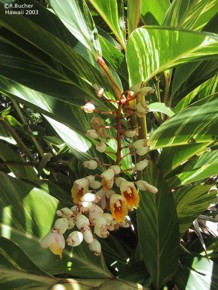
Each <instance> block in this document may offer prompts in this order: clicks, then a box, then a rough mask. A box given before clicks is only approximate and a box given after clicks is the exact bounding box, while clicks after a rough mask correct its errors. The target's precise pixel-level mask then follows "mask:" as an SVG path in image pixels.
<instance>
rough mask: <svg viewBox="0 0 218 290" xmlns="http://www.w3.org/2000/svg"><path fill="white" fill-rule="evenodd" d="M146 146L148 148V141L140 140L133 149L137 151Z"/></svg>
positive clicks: (134, 144)
mask: <svg viewBox="0 0 218 290" xmlns="http://www.w3.org/2000/svg"><path fill="white" fill-rule="evenodd" d="M146 146H147V140H146V139H139V140H137V141H135V142H134V143H133V147H134V148H135V149H140V148H142V147H146Z"/></svg>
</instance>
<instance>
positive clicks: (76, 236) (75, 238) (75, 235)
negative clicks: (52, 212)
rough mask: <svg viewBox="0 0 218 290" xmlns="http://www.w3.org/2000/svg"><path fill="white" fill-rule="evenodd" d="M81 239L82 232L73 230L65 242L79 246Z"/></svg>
mask: <svg viewBox="0 0 218 290" xmlns="http://www.w3.org/2000/svg"><path fill="white" fill-rule="evenodd" d="M82 241H83V234H82V233H81V232H79V231H74V232H72V233H71V234H69V236H68V238H67V240H66V242H67V244H68V245H69V246H72V247H76V246H79V245H80V244H81V243H82Z"/></svg>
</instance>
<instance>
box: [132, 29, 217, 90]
mask: <svg viewBox="0 0 218 290" xmlns="http://www.w3.org/2000/svg"><path fill="white" fill-rule="evenodd" d="M190 38H191V39H192V41H190ZM217 55H218V38H217V37H216V36H213V35H211V36H208V35H205V34H203V33H195V32H190V31H180V30H175V29H174V30H173V29H167V28H158V27H147V28H146V27H141V28H138V29H136V30H135V31H134V32H133V33H132V34H131V36H130V39H129V41H128V45H127V66H128V71H129V82H130V87H131V86H132V85H135V84H138V83H140V82H147V81H148V80H150V79H151V78H153V77H154V76H155V75H157V74H158V73H160V72H162V71H164V70H166V69H168V68H172V67H174V66H176V65H178V64H182V63H186V62H188V61H189V62H190V61H193V60H199V59H207V60H209V59H210V58H215V57H216V58H217Z"/></svg>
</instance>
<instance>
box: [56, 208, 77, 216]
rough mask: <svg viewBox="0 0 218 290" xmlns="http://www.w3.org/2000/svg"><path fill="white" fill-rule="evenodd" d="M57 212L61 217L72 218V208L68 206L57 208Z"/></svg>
mask: <svg viewBox="0 0 218 290" xmlns="http://www.w3.org/2000/svg"><path fill="white" fill-rule="evenodd" d="M56 214H57V215H58V216H61V217H66V218H70V217H71V216H72V214H73V212H72V210H71V209H70V208H68V207H64V208H62V209H61V210H57V211H56Z"/></svg>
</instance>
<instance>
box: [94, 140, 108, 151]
mask: <svg viewBox="0 0 218 290" xmlns="http://www.w3.org/2000/svg"><path fill="white" fill-rule="evenodd" d="M95 148H96V150H97V151H98V152H100V153H103V152H105V150H106V148H107V145H106V144H105V143H104V142H98V143H97V144H96V146H95Z"/></svg>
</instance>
